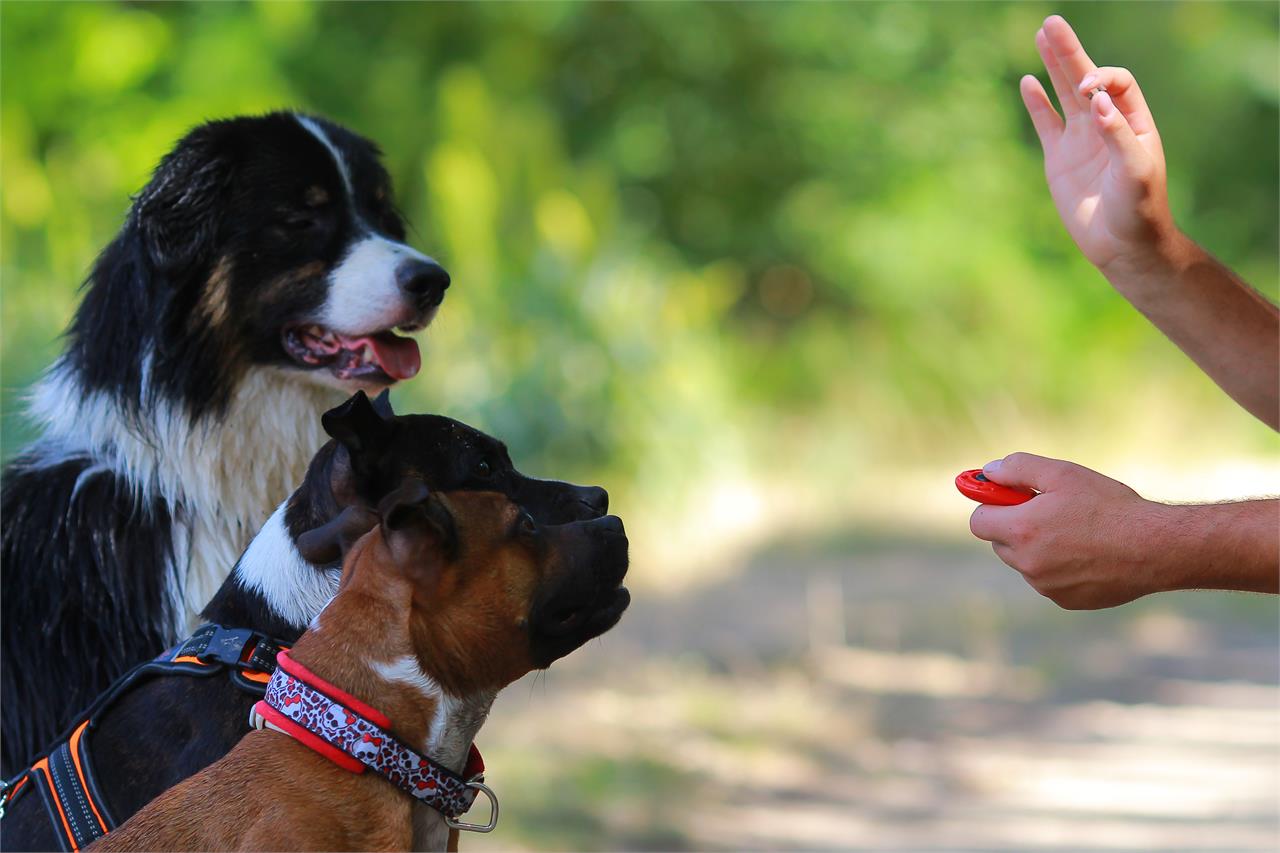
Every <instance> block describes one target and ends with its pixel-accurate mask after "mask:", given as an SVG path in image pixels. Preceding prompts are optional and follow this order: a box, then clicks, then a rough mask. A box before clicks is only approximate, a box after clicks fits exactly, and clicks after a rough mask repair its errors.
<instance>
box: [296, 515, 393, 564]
mask: <svg viewBox="0 0 1280 853" xmlns="http://www.w3.org/2000/svg"><path fill="white" fill-rule="evenodd" d="M377 523H378V516H377V515H376V514H375V513H374V512H373V511H371V510H368V509H365V508H364V507H358V506H349V507H347V508H346V509H344V510H343V511H342V513H341V514H340V515H339V516H338V517H337V518H334V519H332V520H331V521H329V522H328V523H327V524H324V525H321V526H320V527H317V528H315V529H314V530H308V531H307V532H305V533H303V534H302V535H301V536H299V537H298V541H297V546H298V553H299V554H301V555H302V558H303V559H304V560H306V561H307V562H308V563H312V564H314V565H317V566H327V565H330V564H332V563H336V562H338V561H339V560H341V559H342V558H343V557H345V556H346V553H347V551H349V550H351V546H352V545H354V544H355V543H356V540H357V539H359V538H360V537H361V536H363V535H365V534H366V533H368V532H369V531H370V530H372V529H373V528H374V527H375V526H376V525H377Z"/></svg>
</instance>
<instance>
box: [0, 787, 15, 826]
mask: <svg viewBox="0 0 1280 853" xmlns="http://www.w3.org/2000/svg"><path fill="white" fill-rule="evenodd" d="M13 789H14V786H12V785H10V784H9V783H8V782H7V781H6V782H0V820H2V819H3V818H4V810H5V807H6V806H8V805H9V798H10V797H12V796H13Z"/></svg>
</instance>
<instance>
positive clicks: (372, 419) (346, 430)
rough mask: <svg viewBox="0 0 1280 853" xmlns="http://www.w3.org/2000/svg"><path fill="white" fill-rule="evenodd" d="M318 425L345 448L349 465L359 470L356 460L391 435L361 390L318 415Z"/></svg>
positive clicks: (388, 427)
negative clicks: (349, 458)
mask: <svg viewBox="0 0 1280 853" xmlns="http://www.w3.org/2000/svg"><path fill="white" fill-rule="evenodd" d="M384 393H385V392H384ZM389 408H390V406H389V405H388V409H389ZM320 424H321V425H322V426H323V427H324V431H325V432H327V433H328V434H329V435H330V436H332V437H333V438H336V439H337V440H338V442H339V443H340V444H341V445H342V446H343V447H345V448H347V450H348V451H349V452H350V453H351V462H352V464H353V465H355V466H356V467H357V468H359V467H360V466H359V464H358V462H357V459H358V458H359V457H361V455H362V454H364V453H367V452H368V451H370V450H374V449H376V448H378V447H379V446H380V445H381V444H382V443H383V442H384V441H385V440H386V438H387V437H388V436H389V435H390V433H391V427H390V425H389V424H388V423H387V421H386V420H385V419H384V418H383V416H382V415H379V414H378V411H377V410H376V409H375V408H374V405H373V403H370V402H369V398H368V397H366V396H365V393H364V392H363V391H357V392H356V393H355V394H354V395H352V397H351V399H349V400H347V402H345V403H343V404H342V405H341V406H338V407H337V408H336V409H330V410H329V411H327V412H325V413H324V414H323V415H321V416H320Z"/></svg>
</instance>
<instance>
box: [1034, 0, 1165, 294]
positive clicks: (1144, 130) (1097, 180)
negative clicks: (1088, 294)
mask: <svg viewBox="0 0 1280 853" xmlns="http://www.w3.org/2000/svg"><path fill="white" fill-rule="evenodd" d="M1036 49H1037V50H1038V51H1039V52H1040V57H1041V59H1042V60H1043V61H1044V66H1045V70H1046V71H1048V73H1049V80H1050V82H1051V83H1052V85H1053V88H1054V91H1055V92H1056V94H1057V96H1058V102H1059V103H1060V104H1061V106H1062V115H1059V114H1058V113H1057V112H1056V111H1055V110H1054V108H1053V104H1052V103H1050V101H1049V96H1048V95H1047V94H1046V93H1045V90H1044V87H1043V86H1042V85H1041V84H1040V81H1039V80H1037V79H1036V78H1035V77H1034V76H1032V75H1030V74H1028V75H1027V76H1025V77H1023V78H1022V82H1021V86H1020V88H1021V91H1022V100H1023V103H1024V104H1026V107H1027V112H1028V113H1030V115H1031V121H1032V123H1033V124H1034V125H1035V129H1036V133H1037V135H1038V136H1039V137H1040V145H1041V147H1042V148H1043V149H1044V171H1045V177H1046V178H1047V179H1048V181H1049V191H1050V193H1051V194H1052V195H1053V201H1054V204H1055V205H1056V206H1057V208H1058V214H1059V215H1060V216H1061V217H1062V221H1063V223H1064V224H1065V225H1066V226H1067V231H1068V232H1069V233H1070V234H1071V237H1072V239H1073V240H1075V242H1076V245H1077V246H1079V247H1080V251H1081V252H1083V253H1084V255H1085V257H1086V258H1088V259H1089V260H1090V261H1091V262H1092V263H1093V264H1094V265H1095V266H1096V267H1098V268H1099V269H1100V270H1101V271H1102V272H1103V274H1104V275H1107V276H1108V277H1109V278H1110V277H1112V276H1113V275H1121V276H1123V275H1128V274H1132V273H1136V272H1143V271H1146V270H1147V269H1148V268H1150V267H1151V266H1152V265H1154V264H1155V263H1157V262H1158V261H1159V259H1160V256H1161V255H1160V253H1161V249H1162V246H1163V245H1164V243H1165V242H1166V241H1168V240H1169V239H1171V238H1173V237H1174V236H1175V235H1176V234H1177V229H1176V227H1175V226H1174V223H1173V216H1172V214H1171V213H1170V212H1169V197H1168V191H1167V189H1166V179H1165V162H1164V150H1163V149H1162V147H1161V145H1160V134H1159V133H1158V132H1157V131H1156V125H1155V120H1154V119H1152V117H1151V110H1150V109H1149V108H1148V107H1147V102H1146V99H1144V98H1143V96H1142V91H1141V90H1140V89H1139V88H1138V84H1137V81H1136V80H1134V78H1133V75H1132V74H1131V73H1130V72H1129V71H1127V70H1126V69H1124V68H1110V67H1103V68H1099V67H1098V66H1096V65H1094V63H1093V60H1092V59H1090V58H1089V55H1088V54H1087V53H1085V50H1084V46H1083V45H1082V44H1081V43H1080V39H1079V38H1078V37H1077V36H1076V34H1075V32H1074V31H1073V30H1072V29H1071V26H1070V24H1068V23H1067V22H1066V21H1065V20H1063V19H1062V18H1061V17H1060V16H1058V15H1053V16H1051V17H1049V18H1047V19H1046V20H1045V22H1044V25H1043V26H1042V27H1041V28H1040V30H1039V31H1038V32H1037V33H1036Z"/></svg>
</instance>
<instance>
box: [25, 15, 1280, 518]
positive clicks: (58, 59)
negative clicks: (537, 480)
mask: <svg viewBox="0 0 1280 853" xmlns="http://www.w3.org/2000/svg"><path fill="white" fill-rule="evenodd" d="M1277 8H1278V7H1277V6H1276V5H1275V4H1274V3H1194V4H1193V3H1188V4H1158V3H1109V4H1097V5H1094V4H1071V5H1070V7H1069V8H1067V9H1066V10H1065V11H1066V13H1067V14H1068V15H1069V17H1070V19H1071V20H1072V22H1073V23H1074V24H1075V25H1076V27H1077V29H1078V31H1079V32H1080V34H1081V36H1082V38H1083V40H1084V42H1085V44H1086V46H1087V47H1088V48H1089V49H1090V51H1091V53H1092V54H1093V56H1094V58H1095V59H1096V60H1098V61H1099V62H1100V63H1103V64H1116V65H1126V66H1128V67H1130V68H1131V69H1133V70H1134V72H1135V73H1136V75H1137V77H1138V79H1139V80H1140V82H1141V84H1142V86H1143V88H1144V90H1145V92H1146V95H1147V98H1148V100H1149V102H1150V103H1151V106H1152V109H1153V112H1154V114H1155V116H1156V119H1157V121H1158V123H1159V125H1160V128H1161V131H1162V136H1163V138H1164V141H1165V145H1166V149H1167V154H1168V160H1169V171H1170V174H1171V192H1172V194H1173V202H1174V207H1175V213H1176V215H1177V216H1178V218H1179V221H1180V222H1181V224H1182V225H1183V227H1184V228H1185V229H1186V230H1187V231H1188V232H1189V233H1191V234H1192V235H1193V236H1194V237H1196V238H1197V239H1198V240H1200V241H1201V242H1202V243H1203V244H1205V245H1206V246H1207V247H1208V248H1209V249H1210V250H1211V251H1213V252H1215V253H1216V254H1218V255H1219V256H1220V257H1222V258H1223V259H1224V260H1225V261H1227V262H1228V263H1229V264H1231V265H1232V266H1234V267H1235V268H1237V269H1239V270H1240V271H1241V272H1242V273H1243V274H1244V275H1245V276H1246V277H1247V278H1249V279H1250V280H1251V281H1252V282H1254V283H1255V284H1256V285H1257V286H1259V287H1260V288H1261V289H1262V290H1263V291H1264V292H1265V293H1267V294H1268V295H1269V296H1271V297H1272V298H1273V299H1274V298H1275V297H1276V290H1277V250H1278V242H1277V241H1278V234H1280V227H1278V226H1280V223H1278V220H1277V186H1278V185H1280V175H1278V174H1277V151H1276V140H1277V138H1278V124H1277V91H1278V84H1277V47H1276V45H1277V30H1278V17H1280V13H1278V11H1277ZM1051 11H1054V9H1053V7H1050V6H1047V5H1042V4H1035V3H1017V4H1009V3H999V4H976V3H945V4H928V3H850V4H796V5H793V4H763V3H761V4H754V3H753V4H693V3H688V4H686V3H637V4H586V3H583V4H579V3H535V4H517V5H509V4H504V3H489V4H459V5H451V4H429V5H417V4H400V3H396V4H376V3H361V4H355V3H351V4H344V3H321V4H306V3H294V2H261V3H182V4H165V3H160V4H150V3H147V4H122V5H110V4H104V3H58V4H46V3H16V2H8V3H4V4H3V6H2V7H0V15H2V16H3V20H2V21H0V24H2V27H0V30H2V33H0V37H2V41H0V63H2V65H0V71H2V74H3V77H2V86H3V91H2V94H3V104H2V110H0V119H2V125H0V132H2V143H3V146H2V161H0V168H2V170H3V179H4V184H3V218H2V220H0V247H2V251H0V275H2V277H3V334H4V339H3V366H2V369H3V374H2V380H3V404H4V421H3V426H4V445H3V450H4V453H5V454H11V453H12V452H13V451H14V450H15V449H16V448H17V447H18V446H19V445H20V444H21V443H22V442H24V441H26V440H28V439H29V437H30V432H29V429H28V428H27V427H26V426H25V425H24V424H23V423H22V420H21V418H20V415H19V413H18V410H19V409H20V406H19V399H20V395H21V393H22V392H23V391H24V389H25V388H26V386H27V385H28V383H29V382H30V381H31V380H32V378H33V377H34V376H35V375H36V374H37V373H38V371H39V370H40V369H41V368H42V367H43V366H45V365H46V364H47V363H48V362H49V361H50V360H51V359H52V358H53V357H54V355H55V354H56V352H57V350H58V347H59V344H58V341H57V335H58V333H59V331H60V330H61V328H62V327H63V326H64V325H65V323H66V322H67V320H68V318H69V316H70V314H71V312H72V310H73V308H74V305H75V301H76V298H77V297H76V288H77V286H78V284H79V283H80V281H81V280H82V279H83V276H84V274H85V272H86V270H87V269H88V267H89V265H90V263H91V261H92V259H93V257H94V255H95V253H96V252H97V251H98V250H99V249H100V248H101V247H102V246H103V245H105V243H106V242H107V241H108V240H109V239H110V237H111V235H112V234H113V232H114V231H115V230H116V229H117V228H118V227H119V224H120V222H121V220H122V217H123V214H124V212H125V210H126V208H127V205H128V201H129V194H130V193H132V192H136V191H137V190H138V189H139V188H140V187H141V186H142V185H143V183H144V182H145V181H146V179H147V176H148V173H149V171H150V169H151V168H152V167H153V166H154V164H155V163H156V162H157V161H158V159H159V158H160V156H161V155H162V154H163V153H164V152H165V151H166V150H167V149H168V148H169V147H170V146H171V145H172V143H173V142H174V141H175V140H176V139H177V138H178V137H179V136H180V135H181V134H182V133H183V132H184V131H185V130H186V129H187V128H189V127H190V126H192V125H193V124H196V123H198V122H200V121H202V120H205V119H208V118H212V117H217V116H225V115H228V114H233V113H244V112H254V111H262V110H267V109H271V108H278V107H298V108H302V109H305V110H310V111H314V112H318V113H321V114H324V115H327V116H330V117H332V118H334V119H336V120H338V121H340V122H343V123H345V124H347V125H349V126H351V127H353V128H354V129H357V130H358V131H360V132H362V133H364V134H366V135H368V136H370V137H372V138H374V139H375V140H377V141H378V142H379V143H380V144H381V146H382V147H383V149H384V150H385V152H386V159H387V163H388V166H389V168H390V170H391V172H392V174H393V176H394V177H395V179H396V182H397V187H398V194H399V202H400V205H401V207H402V208H403V209H404V211H405V212H406V214H407V216H408V218H409V219H410V221H411V222H412V223H413V225H414V232H415V233H414V236H413V242H414V243H415V244H416V245H417V246H419V247H420V248H422V249H423V250H425V251H428V252H429V253H431V254H433V255H435V256H437V257H439V258H440V259H441V260H442V261H443V262H444V263H445V265H446V266H447V267H448V268H449V269H450V271H451V272H452V273H453V276H454V280H455V282H456V286H455V287H454V288H453V289H452V290H451V291H450V294H449V298H448V300H447V301H446V304H445V307H444V310H443V312H442V315H441V318H440V319H439V320H438V321H437V325H436V327H435V328H434V329H433V330H432V331H431V332H429V333H428V336H427V344H426V351H425V356H426V363H425V367H424V371H423V375H422V376H421V377H420V378H418V379H417V380H415V381H414V382H412V383H410V384H409V385H408V386H407V387H406V388H404V389H403V390H401V391H399V392H398V394H399V397H398V401H399V405H400V406H401V407H405V408H417V409H420V410H436V411H443V412H447V413H449V414H452V415H454V416H456V417H459V418H462V419H464V420H469V421H471V422H474V423H476V424H477V425H480V426H483V427H484V428H486V429H488V430H490V431H492V432H494V433H496V434H498V435H500V436H502V437H503V438H505V439H506V440H508V442H509V443H510V444H511V445H512V448H513V453H514V455H515V457H516V459H517V460H518V461H519V462H520V463H521V464H522V466H523V467H526V468H527V469H530V470H533V471H541V472H542V473H555V474H559V475H563V476H577V477H581V478H584V479H594V480H601V479H604V477H605V476H606V475H611V476H612V477H613V478H614V479H613V480H612V481H611V485H617V484H622V485H623V486H624V488H625V487H629V488H631V489H633V490H635V492H636V493H637V494H638V495H641V496H643V497H644V499H645V500H649V501H655V502H656V501H662V500H664V499H665V498H666V496H668V495H670V494H671V493H672V490H673V489H675V488H678V487H683V488H682V492H688V491H696V484H697V483H699V482H700V479H701V478H704V477H708V476H712V475H715V474H716V473H717V472H718V471H723V470H734V471H737V470H746V471H757V472H758V471H777V470H789V469H792V468H793V467H794V470H795V471H796V472H804V471H811V472H813V473H814V476H816V477H821V476H823V475H824V474H825V475H827V476H837V475H836V474H833V473H832V472H833V471H847V470H848V468H847V467H844V468H842V467H840V465H837V464H834V463H833V462H832V460H833V458H834V457H837V456H839V457H840V458H842V459H847V460H851V462H850V463H849V464H851V465H856V463H857V460H859V459H867V458H886V457H892V458H904V459H905V458H911V459H921V458H924V459H927V458H941V457H942V456H943V455H944V454H945V453H946V451H947V449H948V448H950V447H952V446H955V445H957V444H958V445H964V444H965V443H966V442H969V443H973V442H975V441H979V440H990V439H993V438H998V433H997V434H996V435H994V436H993V435H992V432H991V431H992V430H993V427H992V426H991V425H990V424H989V423H988V422H987V419H986V417H985V415H984V412H990V411H998V412H1001V413H1003V414H1002V417H1005V416H1009V417H1013V418H1015V419H1016V420H1017V421H1018V422H1019V423H1024V424H1032V425H1035V424H1037V423H1045V424H1049V423H1058V424H1061V423H1064V422H1065V423H1068V424H1073V423H1075V424H1079V425H1080V428H1081V429H1086V428H1088V429H1096V430H1100V431H1116V430H1122V429H1123V426H1124V423H1123V417H1124V415H1125V413H1126V412H1129V411H1131V410H1132V409H1133V407H1134V406H1135V405H1146V403H1145V402H1141V403H1135V402H1134V398H1135V396H1140V397H1141V398H1142V400H1143V401H1149V400H1160V401H1164V402H1163V403H1162V405H1165V404H1167V409H1168V412H1169V417H1170V419H1171V421H1172V422H1173V426H1172V428H1173V429H1174V430H1175V431H1176V430H1179V429H1185V430H1186V435H1185V437H1184V438H1185V441H1186V442H1187V443H1188V445H1190V444H1192V443H1195V442H1198V441H1202V440H1203V433H1200V432H1198V430H1199V429H1201V427H1203V426H1204V425H1206V424H1208V425H1209V426H1212V427H1213V428H1214V429H1216V430H1218V432H1217V433H1215V435H1222V436H1225V437H1226V438H1228V439H1230V440H1231V441H1233V442H1238V443H1239V444H1240V445H1241V446H1245V447H1251V448H1253V450H1255V451H1257V450H1258V449H1259V448H1274V446H1275V445H1274V444H1273V443H1271V438H1270V435H1269V433H1268V432H1267V431H1266V430H1265V428H1263V427H1260V426H1258V425H1256V424H1252V423H1251V422H1250V421H1249V419H1248V418H1247V416H1244V415H1242V414H1240V413H1239V412H1238V411H1237V410H1234V409H1233V407H1232V405H1231V404H1230V402H1229V401H1226V400H1225V398H1222V397H1220V396H1219V395H1218V394H1217V392H1216V391H1215V389H1213V388H1212V387H1211V386H1210V385H1209V384H1208V383H1207V381H1205V380H1204V379H1203V378H1202V377H1200V376H1199V375H1198V374H1197V372H1196V370H1195V368H1194V367H1193V366H1192V365H1190V363H1189V362H1187V361H1186V360H1185V359H1184V358H1182V357H1181V356H1180V355H1178V354H1177V353H1176V352H1175V351H1174V350H1173V349H1172V348H1171V347H1170V346H1169V345H1167V343H1165V342H1164V341H1163V339H1161V338H1160V336H1159V335H1158V333H1156V332H1154V331H1152V330H1151V329H1150V328H1149V327H1148V326H1147V325H1146V324H1145V322H1144V321H1143V320H1142V319H1141V318H1140V317H1139V316H1138V315H1137V314H1136V312H1134V311H1133V310H1132V309H1131V308H1130V307H1129V306H1128V305H1127V304H1126V303H1124V302H1123V300H1121V299H1120V298H1119V297H1118V296H1117V295H1115V294H1114V293H1113V292H1112V291H1111V290H1110V288H1109V287H1108V286H1107V285H1106V283H1105V282H1104V281H1103V280H1102V279H1101V278H1100V277H1099V276H1098V275H1097V274H1096V273H1095V272H1094V271H1093V270H1092V268H1090V267H1089V266H1088V265H1087V263H1086V262H1085V261H1084V260H1083V259H1082V258H1081V257H1079V255H1078V254H1077V252H1076V251H1075V249H1074V247H1073V245H1072V244H1071V242H1070V240H1069V238H1068V237H1067V236H1066V234H1065V232H1064V230H1063V228H1062V227H1061V225H1060V224H1059V222H1058V220H1057V218H1056V215H1055V213H1054V210H1053V206H1052V204H1051V203H1050V200H1049V196H1048V193H1047V191H1046V189H1045V186H1044V181H1043V177H1042V173H1041V166H1040V159H1039V149H1038V146H1037V144H1036V142H1035V139H1034V136H1033V133H1032V130H1031V126H1030V123H1029V122H1028V121H1027V120H1026V117H1025V115H1024V114H1023V111H1022V106H1021V102H1020V100H1019V97H1018V92H1017V80H1018V78H1019V76H1020V75H1021V74H1023V73H1026V72H1034V73H1040V74H1041V76H1042V78H1043V69H1042V68H1040V65H1039V61H1038V58H1037V56H1036V54H1035V51H1034V48H1033V45H1032V35H1033V34H1034V32H1035V30H1036V27H1037V26H1038V24H1039V22H1040V20H1041V19H1042V18H1043V16H1044V15H1045V14H1048V13H1049V12H1051ZM1139 389H1140V390H1139ZM1099 424H1101V426H1099ZM975 437H976V438H975ZM984 437H985V439H984ZM1006 449H1007V450H1012V449H1015V448H1012V447H1010V448H1006ZM1029 449H1032V448H1029ZM965 461H966V462H972V463H974V464H977V463H978V462H981V461H983V460H981V459H971V460H965ZM960 467H965V466H960ZM839 476H843V475H842V474H841V475H839Z"/></svg>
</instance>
